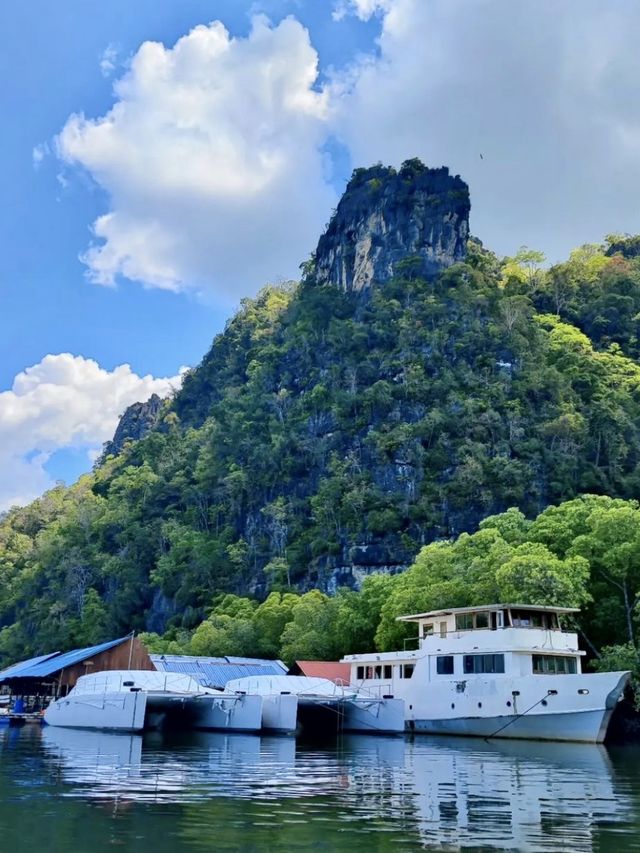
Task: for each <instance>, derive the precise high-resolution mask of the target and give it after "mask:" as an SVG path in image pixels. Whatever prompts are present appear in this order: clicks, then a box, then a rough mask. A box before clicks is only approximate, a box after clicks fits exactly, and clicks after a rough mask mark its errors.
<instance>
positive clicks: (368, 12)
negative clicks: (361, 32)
mask: <svg viewBox="0 0 640 853" xmlns="http://www.w3.org/2000/svg"><path fill="white" fill-rule="evenodd" d="M392 2H393V0H337V1H336V3H335V4H334V10H333V19H334V20H335V21H341V20H342V19H343V18H345V17H346V16H347V15H350V14H353V15H357V17H358V18H360V20H361V21H368V20H369V18H372V17H373V15H375V14H376V13H378V12H387V11H389V9H390V8H391V5H392Z"/></svg>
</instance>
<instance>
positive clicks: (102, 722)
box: [44, 691, 147, 732]
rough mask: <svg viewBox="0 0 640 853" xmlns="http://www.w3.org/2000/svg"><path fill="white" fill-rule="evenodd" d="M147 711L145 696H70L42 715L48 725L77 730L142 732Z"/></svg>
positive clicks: (132, 693) (140, 694) (138, 694)
mask: <svg viewBox="0 0 640 853" xmlns="http://www.w3.org/2000/svg"><path fill="white" fill-rule="evenodd" d="M146 711H147V694H146V693H143V692H141V691H137V692H131V693H121V692H120V693H102V694H95V693H94V694H81V695H79V696H74V695H69V696H66V697H65V698H63V699H58V700H57V701H55V702H52V703H51V704H50V705H49V707H48V708H47V710H46V711H45V712H44V720H45V723H47V725H50V726H64V727H66V728H77V729H105V730H111V731H122V732H127V731H128V732H138V731H142V729H143V728H144V725H145V717H146Z"/></svg>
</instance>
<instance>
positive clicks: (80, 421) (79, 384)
mask: <svg viewBox="0 0 640 853" xmlns="http://www.w3.org/2000/svg"><path fill="white" fill-rule="evenodd" d="M180 381H181V377H180V376H174V377H169V378H163V379H159V378H154V377H153V376H138V375H137V374H136V373H134V372H133V371H132V370H131V368H130V367H129V365H128V364H123V365H120V366H119V367H116V368H115V369H114V370H112V371H108V370H104V369H103V368H101V367H100V365H98V364H97V363H96V362H95V361H93V360H91V359H86V358H82V357H81V356H73V355H70V354H69V353H62V354H60V355H47V356H45V358H43V359H42V361H40V362H39V363H38V364H35V365H33V367H29V368H27V369H26V370H24V371H23V372H22V373H19V374H18V375H17V376H16V377H15V379H14V381H13V385H12V388H11V390H9V391H3V392H0V511H2V510H5V509H7V508H9V507H10V506H13V505H15V504H24V503H27V502H28V501H30V500H31V499H33V498H34V497H36V496H37V495H39V494H41V493H42V492H43V491H45V490H46V489H47V488H50V487H51V486H52V485H53V483H52V481H51V479H50V477H49V475H48V474H47V471H46V468H45V465H46V463H47V461H48V460H49V458H50V457H51V455H52V454H53V453H55V452H56V451H57V450H62V449H67V448H81V449H84V450H86V452H87V467H89V463H90V461H93V460H94V459H95V458H96V456H97V452H98V451H99V450H100V448H101V446H102V443H103V442H105V441H107V440H108V439H110V438H111V437H112V435H113V432H114V430H115V427H116V425H117V423H118V418H119V416H120V415H121V414H122V412H123V411H124V409H125V408H126V407H127V406H129V405H131V403H135V402H137V401H140V400H142V401H144V400H147V399H148V398H149V397H150V396H151V394H154V393H155V394H159V395H160V396H166V395H167V394H168V393H169V392H170V391H171V390H172V388H177V387H179V385H180Z"/></svg>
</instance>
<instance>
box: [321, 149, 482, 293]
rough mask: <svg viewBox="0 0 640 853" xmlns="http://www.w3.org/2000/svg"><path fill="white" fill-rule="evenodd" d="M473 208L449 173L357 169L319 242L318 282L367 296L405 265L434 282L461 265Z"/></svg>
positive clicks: (410, 165)
mask: <svg viewBox="0 0 640 853" xmlns="http://www.w3.org/2000/svg"><path fill="white" fill-rule="evenodd" d="M470 206H471V205H470V202H469V188H468V186H467V185H466V184H465V182H464V181H463V180H462V179H461V178H460V177H458V176H457V175H456V176H455V177H453V176H451V175H450V174H449V170H448V169H447V168H446V167H444V166H443V167H442V168H440V169H428V168H427V167H426V166H424V165H423V164H422V163H421V162H420V161H419V160H408V161H406V162H405V163H403V165H402V168H401V169H400V171H399V172H396V170H395V169H393V168H391V167H388V166H373V167H372V168H370V169H356V170H355V172H354V173H353V177H352V178H351V180H350V181H349V184H348V186H347V189H346V192H345V194H344V195H343V197H342V199H341V200H340V203H339V204H338V207H337V209H336V211H335V213H334V215H333V217H332V219H331V222H330V223H329V226H328V227H327V230H326V231H325V233H324V234H323V235H322V237H321V238H320V241H319V243H318V248H317V250H316V254H315V261H316V281H317V283H318V284H334V285H336V286H338V287H341V288H343V289H344V290H348V291H351V290H353V291H363V290H366V289H367V288H369V287H370V286H371V285H372V284H374V283H383V282H385V281H387V280H388V279H390V278H391V277H392V276H393V275H394V274H396V273H398V272H399V271H400V270H399V269H398V263H399V262H400V261H405V263H407V264H410V265H411V266H410V268H411V271H412V272H413V273H414V274H416V275H421V276H432V275H435V274H437V273H438V272H440V271H441V270H442V269H444V268H445V267H448V266H451V264H454V263H456V262H457V261H461V260H463V259H464V257H465V254H466V244H467V240H468V238H469V210H470Z"/></svg>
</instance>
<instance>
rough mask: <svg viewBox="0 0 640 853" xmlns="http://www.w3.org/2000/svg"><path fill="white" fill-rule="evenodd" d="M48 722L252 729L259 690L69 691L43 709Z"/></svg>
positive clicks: (110, 727)
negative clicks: (191, 692)
mask: <svg viewBox="0 0 640 853" xmlns="http://www.w3.org/2000/svg"><path fill="white" fill-rule="evenodd" d="M44 719H45V722H46V723H47V724H48V725H50V726H62V727H65V728H81V729H101V730H104V731H129V732H137V731H142V730H143V729H154V728H161V727H166V726H168V727H170V728H182V729H221V730H226V731H240V732H256V731H259V730H260V728H261V727H262V701H261V699H260V697H259V696H237V697H236V696H211V695H208V696H179V695H171V694H157V693H155V694H154V693H145V692H144V691H131V692H129V693H127V692H116V693H100V694H96V693H88V694H78V695H74V694H70V695H69V696H66V697H65V698H63V699H58V700H57V701H55V702H52V703H51V704H50V705H49V707H48V708H47V710H46V711H45V714H44Z"/></svg>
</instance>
